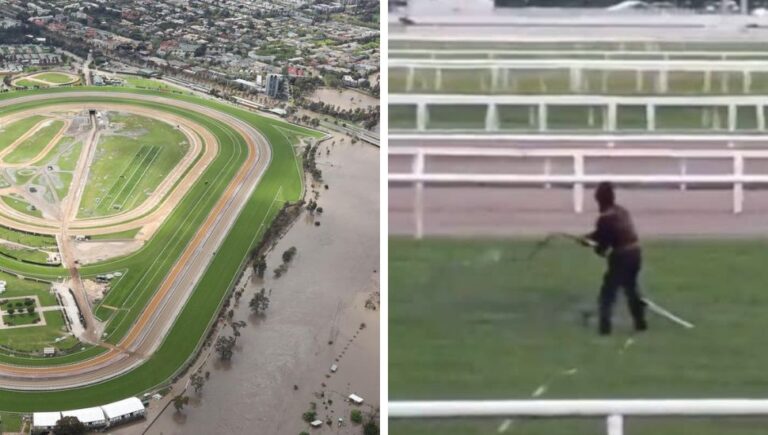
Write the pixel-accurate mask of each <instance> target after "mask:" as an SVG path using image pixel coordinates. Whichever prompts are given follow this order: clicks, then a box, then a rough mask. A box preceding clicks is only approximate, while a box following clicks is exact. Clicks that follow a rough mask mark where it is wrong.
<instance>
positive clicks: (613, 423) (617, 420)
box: [606, 414, 624, 435]
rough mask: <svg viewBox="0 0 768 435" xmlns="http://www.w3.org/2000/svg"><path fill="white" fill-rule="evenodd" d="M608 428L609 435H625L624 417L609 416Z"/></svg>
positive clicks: (617, 415)
mask: <svg viewBox="0 0 768 435" xmlns="http://www.w3.org/2000/svg"><path fill="white" fill-rule="evenodd" d="M606 426H607V428H608V435H624V417H622V416H621V415H619V414H613V415H609V416H608V418H607V421H606Z"/></svg>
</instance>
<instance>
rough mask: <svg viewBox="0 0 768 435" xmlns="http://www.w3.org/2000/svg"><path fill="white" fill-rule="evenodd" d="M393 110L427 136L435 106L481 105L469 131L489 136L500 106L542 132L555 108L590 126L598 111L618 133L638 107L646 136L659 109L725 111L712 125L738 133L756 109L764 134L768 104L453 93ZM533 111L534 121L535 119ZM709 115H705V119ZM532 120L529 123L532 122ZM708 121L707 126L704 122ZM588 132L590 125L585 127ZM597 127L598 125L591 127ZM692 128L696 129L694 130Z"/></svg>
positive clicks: (421, 97)
mask: <svg viewBox="0 0 768 435" xmlns="http://www.w3.org/2000/svg"><path fill="white" fill-rule="evenodd" d="M389 104H390V107H391V106H397V105H400V106H403V105H405V106H415V107H416V119H415V121H416V130H417V131H426V130H427V129H428V124H429V120H430V107H431V106H441V105H442V106H480V107H483V108H484V110H485V113H484V115H485V125H484V126H483V127H482V128H481V127H478V128H476V129H475V128H472V129H469V130H479V131H486V132H489V133H494V132H498V131H500V130H501V127H502V126H501V124H500V118H499V106H502V107H503V106H527V108H528V111H529V114H528V116H529V123H531V122H535V124H536V125H535V126H530V128H536V129H538V130H539V131H540V132H542V133H546V132H548V131H549V129H548V126H549V116H548V113H549V108H550V107H552V106H561V107H562V106H573V107H577V106H582V107H585V108H589V114H590V115H589V118H590V119H591V121H589V122H590V123H595V122H596V121H595V117H594V115H595V108H597V110H600V111H601V113H602V114H603V115H604V116H603V119H602V124H603V125H602V129H603V130H604V131H608V132H615V131H617V130H618V116H619V115H618V113H619V107H620V106H639V107H643V108H644V110H645V118H646V119H645V123H646V125H645V131H654V130H656V118H657V109H658V108H659V107H681V106H688V107H699V108H701V107H708V108H715V107H722V108H725V109H726V110H727V113H726V114H725V115H723V116H722V117H723V118H725V119H721V115H720V114H719V112H718V111H716V110H711V111H710V112H712V113H710V118H711V119H710V120H709V121H707V123H708V124H712V129H715V126H717V127H718V128H719V127H720V125H722V128H723V129H724V130H728V131H736V130H737V129H738V126H739V123H738V109H739V107H747V106H749V107H753V108H754V110H755V117H756V122H757V127H756V128H757V130H760V131H762V130H765V128H766V121H765V118H766V116H765V106H766V104H768V96H766V95H760V96H757V95H744V96H739V97H738V99H735V98H734V97H733V96H720V95H716V96H662V95H654V96H645V95H644V96H616V95H450V94H409V93H406V94H390V96H389ZM534 112H535V116H533V115H534ZM704 115H705V112H702V116H704ZM532 119H533V120H534V121H531V120H532ZM702 122H704V121H702ZM585 127H586V126H585ZM592 127H593V128H595V127H596V126H595V125H592ZM691 129H694V128H691Z"/></svg>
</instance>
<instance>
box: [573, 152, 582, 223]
mask: <svg viewBox="0 0 768 435" xmlns="http://www.w3.org/2000/svg"><path fill="white" fill-rule="evenodd" d="M573 175H575V176H576V178H577V179H578V178H581V177H583V176H584V155H583V154H581V153H575V154H574V155H573ZM573 210H574V211H575V212H576V213H581V212H582V211H584V183H581V182H578V181H577V182H575V183H573Z"/></svg>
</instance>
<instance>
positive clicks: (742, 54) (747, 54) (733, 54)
mask: <svg viewBox="0 0 768 435" xmlns="http://www.w3.org/2000/svg"><path fill="white" fill-rule="evenodd" d="M388 54H389V62H390V65H391V64H392V61H394V60H399V59H412V58H398V57H397V56H413V55H417V56H436V55H440V56H450V55H455V56H474V57H475V58H482V57H486V58H489V59H492V58H494V57H495V56H525V55H534V56H564V57H567V56H573V55H577V56H595V57H602V58H604V59H611V58H613V59H616V58H617V57H623V56H627V57H632V56H637V57H641V56H658V58H660V59H659V60H667V59H670V58H671V57H675V58H677V59H670V60H679V59H682V58H685V57H691V58H697V57H706V58H709V59H712V60H718V59H720V60H736V59H738V58H752V57H767V58H768V51H743V50H742V51H736V50H734V51H714V50H712V51H708V50H690V51H679V50H678V51H676V50H622V49H619V48H617V49H616V50H598V49H592V50H583V49H573V50H568V49H561V50H542V49H524V48H521V49H483V48H471V49H468V48H465V49H457V48H448V49H445V48H392V49H389V50H388ZM433 58H434V57H433ZM616 60H621V59H616Z"/></svg>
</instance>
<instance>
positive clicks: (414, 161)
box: [388, 147, 768, 238]
mask: <svg viewBox="0 0 768 435" xmlns="http://www.w3.org/2000/svg"><path fill="white" fill-rule="evenodd" d="M388 154H389V155H390V156H406V157H409V158H410V159H411V165H410V171H409V172H394V173H392V172H390V173H389V175H388V181H389V183H390V184H393V183H394V184H397V183H400V184H411V185H413V186H414V187H415V192H414V215H415V220H416V221H415V228H416V234H415V236H416V237H417V238H421V237H422V236H423V234H424V221H423V211H424V194H425V193H424V191H425V186H426V185H427V184H433V185H439V184H443V185H448V184H460V185H483V184H496V185H508V186H520V187H522V186H529V185H541V186H544V187H545V188H549V187H551V185H552V184H566V185H572V189H573V209H574V211H575V212H576V213H581V212H582V211H583V209H584V189H585V186H587V185H590V184H591V185H594V184H597V183H599V182H601V181H612V182H614V183H617V184H632V185H643V186H656V187H659V186H669V185H677V186H679V188H680V189H682V190H684V189H686V188H688V186H691V185H697V186H701V187H707V188H718V187H721V186H723V185H730V186H731V189H732V191H733V196H732V197H733V205H732V206H733V212H734V213H741V212H742V211H743V209H744V186H745V185H747V184H768V174H762V173H754V174H752V173H745V161H748V160H756V159H759V160H765V159H768V150H725V149H724V150H676V149H673V150H670V149H607V148H605V149H601V148H598V149H529V150H523V149H508V148H483V147H462V148H444V147H390V148H389V152H388ZM434 157H442V158H458V159H462V158H489V159H497V158H506V159H526V158H528V159H530V158H537V159H539V160H542V162H543V163H542V173H541V174H533V175H532V174H510V173H482V174H477V173H461V172H452V173H444V172H431V171H429V170H428V166H427V159H428V158H434ZM617 157H618V158H662V159H674V160H676V161H678V168H679V171H680V173H679V174H657V175H646V174H610V173H601V174H587V173H586V170H585V166H586V165H585V161H586V160H588V159H591V158H617ZM553 159H567V160H571V162H572V167H573V169H572V173H570V174H552V173H551V163H552V160H553ZM696 159H706V160H725V161H729V162H731V165H730V167H731V169H732V171H731V172H730V173H725V174H715V175H711V174H691V173H689V169H688V163H689V162H690V161H691V160H696Z"/></svg>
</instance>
